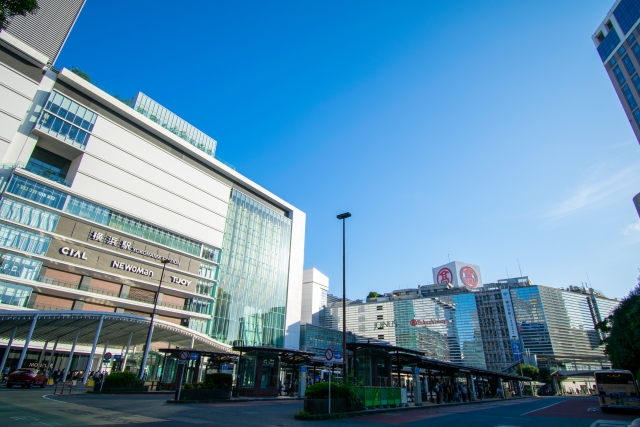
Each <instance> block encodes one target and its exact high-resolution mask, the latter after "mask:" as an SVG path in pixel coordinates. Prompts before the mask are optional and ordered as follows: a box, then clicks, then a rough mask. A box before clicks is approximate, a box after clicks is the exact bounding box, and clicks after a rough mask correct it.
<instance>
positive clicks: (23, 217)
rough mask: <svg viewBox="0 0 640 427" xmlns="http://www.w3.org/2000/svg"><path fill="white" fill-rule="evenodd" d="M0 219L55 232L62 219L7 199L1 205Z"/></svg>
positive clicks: (42, 210)
mask: <svg viewBox="0 0 640 427" xmlns="http://www.w3.org/2000/svg"><path fill="white" fill-rule="evenodd" d="M0 217H2V218H4V219H8V220H10V221H14V222H18V223H20V224H23V225H28V226H29V227H33V228H39V229H41V230H46V231H54V230H55V229H56V226H57V225H58V220H59V219H60V215H56V214H54V213H52V212H47V211H45V210H44V209H39V208H36V207H34V206H31V205H27V204H26V203H22V202H18V201H16V200H12V199H7V198H4V199H2V204H0Z"/></svg>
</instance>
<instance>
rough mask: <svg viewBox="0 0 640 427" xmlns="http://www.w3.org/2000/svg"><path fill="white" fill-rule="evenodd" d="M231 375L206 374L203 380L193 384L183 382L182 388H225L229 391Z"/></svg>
mask: <svg viewBox="0 0 640 427" xmlns="http://www.w3.org/2000/svg"><path fill="white" fill-rule="evenodd" d="M231 385H232V377H231V375H229V374H220V373H218V374H207V375H205V376H204V381H200V382H198V383H193V384H185V385H184V386H183V388H184V389H185V390H194V389H202V390H225V391H231Z"/></svg>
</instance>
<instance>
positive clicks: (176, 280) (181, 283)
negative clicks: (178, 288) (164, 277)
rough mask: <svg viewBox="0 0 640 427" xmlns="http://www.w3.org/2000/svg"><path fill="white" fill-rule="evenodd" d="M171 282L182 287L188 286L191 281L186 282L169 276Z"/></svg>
mask: <svg viewBox="0 0 640 427" xmlns="http://www.w3.org/2000/svg"><path fill="white" fill-rule="evenodd" d="M171 282H172V283H177V284H178V285H184V286H189V285H190V284H191V280H186V279H183V278H181V277H177V276H171Z"/></svg>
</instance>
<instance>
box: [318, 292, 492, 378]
mask: <svg viewBox="0 0 640 427" xmlns="http://www.w3.org/2000/svg"><path fill="white" fill-rule="evenodd" d="M346 311H347V316H346V320H347V330H348V331H351V332H353V333H354V334H356V335H359V336H362V337H365V338H370V339H377V340H381V341H385V342H388V343H389V344H391V345H397V346H400V347H405V348H408V349H413V350H418V351H421V352H423V353H425V355H426V356H427V357H431V358H434V359H438V360H442V361H447V362H454V363H462V364H465V365H469V366H474V367H478V368H484V367H485V366H486V364H485V356H484V349H483V346H482V336H481V331H480V324H479V321H478V314H477V308H476V300H475V297H474V293H473V292H471V291H470V290H469V289H467V287H465V286H463V287H458V288H456V287H454V286H453V285H452V284H451V283H443V284H437V285H428V286H420V287H419V288H417V289H400V290H396V291H393V292H391V293H386V294H384V295H383V296H381V297H378V298H367V299H366V301H365V302H362V301H354V302H350V303H349V304H348V305H347V307H346ZM325 312H326V313H325V316H324V318H325V319H326V324H325V325H324V326H328V327H330V328H331V329H337V330H342V304H341V303H337V304H329V305H328V307H327V308H326V309H325Z"/></svg>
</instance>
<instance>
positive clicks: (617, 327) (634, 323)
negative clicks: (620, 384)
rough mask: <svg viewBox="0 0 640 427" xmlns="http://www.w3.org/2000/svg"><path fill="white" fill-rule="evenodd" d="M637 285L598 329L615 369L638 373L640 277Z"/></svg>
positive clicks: (639, 366)
mask: <svg viewBox="0 0 640 427" xmlns="http://www.w3.org/2000/svg"><path fill="white" fill-rule="evenodd" d="M638 281H639V283H638V285H636V287H635V288H634V289H633V290H632V291H631V292H630V293H629V295H627V296H626V297H625V298H624V299H623V300H622V301H621V302H620V305H619V306H618V308H616V309H615V310H614V311H613V313H611V315H610V316H609V317H607V318H606V319H604V320H603V321H602V322H600V323H599V324H598V329H599V330H600V331H602V332H604V334H605V338H604V339H603V340H602V342H603V343H604V345H605V350H604V352H605V354H606V355H607V356H609V359H610V360H611V364H612V365H613V367H614V368H615V369H628V370H630V371H631V372H633V373H634V374H638V373H640V357H638V355H639V354H640V277H639V278H638Z"/></svg>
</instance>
